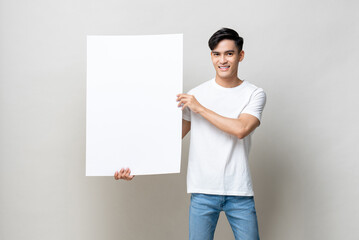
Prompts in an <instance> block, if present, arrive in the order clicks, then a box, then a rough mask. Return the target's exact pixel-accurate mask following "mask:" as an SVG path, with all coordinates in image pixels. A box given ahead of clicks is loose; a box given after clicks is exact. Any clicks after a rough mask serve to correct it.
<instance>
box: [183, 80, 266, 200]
mask: <svg viewBox="0 0 359 240" xmlns="http://www.w3.org/2000/svg"><path fill="white" fill-rule="evenodd" d="M188 94H190V95H194V96H195V97H196V99H197V100H198V102H199V103H200V104H201V105H203V106H204V107H206V108H208V109H210V110H212V111H214V112H215V113H217V114H219V115H221V116H224V117H229V118H238V117H239V115H240V114H241V113H248V114H251V115H253V116H255V117H257V118H258V119H259V120H261V115H262V111H263V108H264V105H265V103H266V94H265V92H264V91H263V89H261V88H258V87H256V86H255V85H253V84H251V83H249V82H247V81H243V82H242V83H241V84H240V85H238V86H236V87H233V88H225V87H222V86H220V85H219V84H217V83H216V81H215V78H213V79H211V80H209V81H206V82H204V83H202V84H200V85H199V86H197V87H195V88H193V89H191V90H190V91H189V92H188ZM182 118H183V119H185V120H187V121H191V138H190V148H189V158H188V170H187V192H188V193H206V194H218V195H237V196H253V195H254V194H253V189H252V179H251V174H250V170H249V164H248V154H249V149H250V146H251V135H252V134H253V132H254V131H253V132H252V133H251V134H249V135H248V136H246V137H245V138H243V139H239V138H238V137H236V136H234V135H230V134H228V133H226V132H224V131H222V130H220V129H218V128H216V127H215V126H214V125H212V124H211V123H210V122H208V121H207V120H206V119H205V118H203V117H202V116H201V115H200V114H197V113H194V112H192V111H191V110H190V109H189V108H185V109H184V110H183V116H182Z"/></svg>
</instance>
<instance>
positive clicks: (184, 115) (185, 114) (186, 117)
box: [182, 107, 191, 122]
mask: <svg viewBox="0 0 359 240" xmlns="http://www.w3.org/2000/svg"><path fill="white" fill-rule="evenodd" d="M182 119H184V120H186V121H189V122H190V121H191V110H189V108H188V107H186V108H185V109H183V111H182Z"/></svg>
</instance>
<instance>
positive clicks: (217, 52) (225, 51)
mask: <svg viewBox="0 0 359 240" xmlns="http://www.w3.org/2000/svg"><path fill="white" fill-rule="evenodd" d="M212 52H213V53H219V52H217V51H212ZM229 52H234V50H228V51H225V52H224V53H229Z"/></svg>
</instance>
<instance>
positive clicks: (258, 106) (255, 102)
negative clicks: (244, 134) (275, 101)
mask: <svg viewBox="0 0 359 240" xmlns="http://www.w3.org/2000/svg"><path fill="white" fill-rule="evenodd" d="M266 101H267V96H266V93H265V92H264V91H263V89H262V88H257V89H256V90H255V91H254V92H253V94H252V96H251V98H250V100H249V103H248V104H247V106H245V108H244V109H243V111H242V112H241V113H248V114H251V115H253V116H255V117H256V118H258V120H259V122H261V119H262V112H263V109H264V106H265V104H266Z"/></svg>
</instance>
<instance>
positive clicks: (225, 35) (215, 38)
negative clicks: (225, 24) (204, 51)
mask: <svg viewBox="0 0 359 240" xmlns="http://www.w3.org/2000/svg"><path fill="white" fill-rule="evenodd" d="M224 39H229V40H233V41H234V43H235V44H236V47H237V48H238V52H241V51H242V48H243V42H244V41H243V38H242V37H240V36H239V35H238V33H237V32H236V31H235V30H233V29H230V28H221V29H220V30H218V31H217V32H215V33H214V34H213V35H212V37H211V38H210V39H209V41H208V46H209V48H210V49H211V50H213V49H215V48H216V47H217V45H218V43H219V42H220V41H222V40H224Z"/></svg>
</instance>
